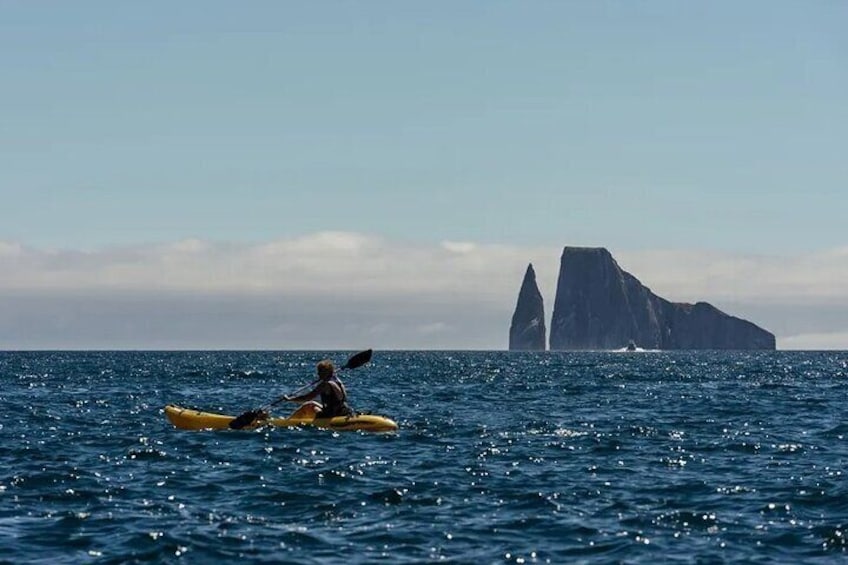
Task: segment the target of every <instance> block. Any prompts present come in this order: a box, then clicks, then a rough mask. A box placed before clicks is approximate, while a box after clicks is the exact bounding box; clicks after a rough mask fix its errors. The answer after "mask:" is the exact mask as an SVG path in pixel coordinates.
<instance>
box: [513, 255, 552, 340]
mask: <svg viewBox="0 0 848 565" xmlns="http://www.w3.org/2000/svg"><path fill="white" fill-rule="evenodd" d="M509 349H510V351H544V350H545V305H544V302H543V301H542V293H541V292H539V287H538V286H537V285H536V271H534V270H533V264H532V263H531V264H530V265H528V266H527V272H525V273H524V281H523V282H522V283H521V290H520V291H519V293H518V304H516V306H515V313H514V314H513V315H512V324H511V325H510V326H509Z"/></svg>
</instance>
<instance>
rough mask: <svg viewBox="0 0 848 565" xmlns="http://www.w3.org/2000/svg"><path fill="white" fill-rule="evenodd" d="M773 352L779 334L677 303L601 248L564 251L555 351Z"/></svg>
mask: <svg viewBox="0 0 848 565" xmlns="http://www.w3.org/2000/svg"><path fill="white" fill-rule="evenodd" d="M631 340H632V341H634V342H635V343H636V345H638V346H639V347H641V348H645V349H774V348H775V339H774V334H772V333H770V332H767V331H766V330H764V329H762V328H760V327H758V326H756V325H754V324H752V323H751V322H748V321H745V320H742V319H740V318H735V317H733V316H730V315H728V314H725V313H724V312H722V311H721V310H719V309H718V308H715V307H714V306H711V305H709V304H707V303H706V302H698V303H696V304H681V303H672V302H669V301H668V300H665V299H663V298H660V297H659V296H657V295H655V294H654V293H653V292H651V290H650V289H649V288H647V287H645V286H643V285H642V283H640V282H639V281H638V280H637V279H636V277H634V276H633V275H631V274H629V273H627V272H625V271H623V270H621V268H620V267H619V266H618V263H616V262H615V259H613V257H612V255H610V253H609V251H607V250H606V249H604V248H602V247H598V248H587V247H566V248H565V249H563V251H562V259H561V261H560V271H559V280H558V282H557V291H556V298H555V300H554V313H553V318H552V319H551V342H550V348H551V349H619V348H623V347H625V346H627V344H628V343H629V342H630V341H631Z"/></svg>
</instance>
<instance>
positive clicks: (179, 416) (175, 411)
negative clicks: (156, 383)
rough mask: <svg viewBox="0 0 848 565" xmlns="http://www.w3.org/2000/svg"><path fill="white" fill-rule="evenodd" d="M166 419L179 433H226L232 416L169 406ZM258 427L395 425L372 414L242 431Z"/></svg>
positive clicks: (274, 421)
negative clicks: (193, 431)
mask: <svg viewBox="0 0 848 565" xmlns="http://www.w3.org/2000/svg"><path fill="white" fill-rule="evenodd" d="M165 416H166V417H167V418H168V421H169V422H171V423H172V424H173V425H174V426H175V427H177V428H179V429H181V430H227V429H229V424H230V422H232V421H233V420H235V416H226V415H224V414H215V413H212V412H201V411H199V410H193V409H191V408H183V407H181V406H175V405H173V404H168V405H167V406H165ZM260 425H271V426H276V427H280V428H291V427H296V426H313V427H316V428H326V429H331V430H339V431H341V430H361V431H364V432H393V431H395V430H397V429H398V425H397V424H396V423H395V422H394V421H393V420H391V419H389V418H386V417H385V416H377V415H375V414H357V415H355V416H336V417H335V418H313V417H309V416H302V417H288V418H271V419H270V420H262V421H259V422H257V424H255V425H253V426H251V427H249V428H245V429H255V428H256V427H258V426H260Z"/></svg>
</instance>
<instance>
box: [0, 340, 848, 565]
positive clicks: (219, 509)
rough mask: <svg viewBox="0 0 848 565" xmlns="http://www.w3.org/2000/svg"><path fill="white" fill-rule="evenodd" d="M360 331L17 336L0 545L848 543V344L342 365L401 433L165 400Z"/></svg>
mask: <svg viewBox="0 0 848 565" xmlns="http://www.w3.org/2000/svg"><path fill="white" fill-rule="evenodd" d="M350 353H351V352H84V353H83V352H25V353H16V352H5V353H0V384H2V388H0V406H2V407H3V410H2V414H3V416H2V418H1V419H0V547H2V553H0V561H2V562H9V563H16V564H19V563H36V562H39V563H85V562H90V563H128V562H129V563H131V562H142V561H145V562H147V561H156V562H175V563H176V562H181V561H186V560H187V561H190V562H194V561H198V560H201V561H203V560H208V559H216V560H223V561H231V562H234V561H239V562H275V563H279V562H306V563H310V562H313V563H334V562H354V563H356V562H361V563H372V562H386V563H420V562H426V563H429V562H436V561H440V560H445V561H447V562H453V563H481V562H482V563H513V562H514V563H566V562H567V563H580V562H622V561H624V562H630V563H639V562H642V563H654V562H658V561H661V562H681V563H690V562H691V563H694V562H739V561H745V562H787V563H796V562H802V561H803V562H811V561H813V562H816V561H823V562H827V561H832V560H836V559H839V560H840V561H841V560H843V559H844V558H845V553H846V548H848V533H846V529H848V480H846V476H845V473H846V463H848V441H846V435H848V423H847V422H846V419H845V418H846V416H845V414H846V411H845V392H846V383H848V353H845V352H822V353H813V352H809V353H807V352H763V353H742V352H674V353H671V352H653V353H652V352H646V353H560V352H553V353H537V354H532V353H508V352H380V351H377V352H375V355H374V359H373V362H372V363H371V364H369V365H367V366H365V367H362V368H360V369H357V370H356V371H353V372H349V373H348V374H347V375H346V376H345V377H344V379H345V382H346V384H347V386H348V389H349V393H350V397H351V401H352V403H353V404H354V406H355V407H356V408H357V409H359V410H368V411H371V412H374V413H380V414H384V415H387V416H390V417H392V418H393V419H395V420H396V421H397V422H398V423H399V425H400V430H399V431H398V432H397V433H392V434H367V433H361V432H342V433H337V432H331V431H325V430H317V429H289V430H287V429H261V430H257V431H242V432H231V431H225V432H187V431H180V430H176V429H174V428H173V427H171V426H170V424H168V423H167V422H166V420H165V417H164V414H163V413H162V407H163V406H164V405H165V404H166V403H179V404H183V405H189V406H192V407H197V408H202V409H208V410H216V411H221V412H224V413H230V414H238V413H240V412H242V411H244V410H247V409H249V408H254V407H256V406H257V405H261V404H264V403H265V402H266V401H268V400H270V399H273V398H274V397H276V396H277V395H279V394H282V393H284V392H287V391H291V390H293V389H295V388H298V387H299V386H300V385H302V384H304V383H307V382H309V381H310V380H311V377H312V372H313V370H314V369H313V368H314V364H315V362H317V361H318V360H320V359H322V358H324V357H329V358H331V359H334V360H336V361H339V362H342V361H344V359H345V358H346V357H347V355H348V354H350ZM281 412H283V413H284V410H283V411H281Z"/></svg>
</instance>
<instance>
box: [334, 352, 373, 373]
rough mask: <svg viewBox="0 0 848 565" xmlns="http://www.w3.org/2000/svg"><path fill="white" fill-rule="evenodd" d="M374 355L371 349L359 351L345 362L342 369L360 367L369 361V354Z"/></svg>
mask: <svg viewBox="0 0 848 565" xmlns="http://www.w3.org/2000/svg"><path fill="white" fill-rule="evenodd" d="M372 353H374V351H373V350H371V349H366V350H365V351H360V352H359V353H357V354H356V355H353V356H352V357H351V358H350V359H348V360H347V363H345V364H344V366H343V367H342V369H356V368H357V367H361V366H363V365H364V364H366V363H367V362H368V361H370V360H371V354H372Z"/></svg>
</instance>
